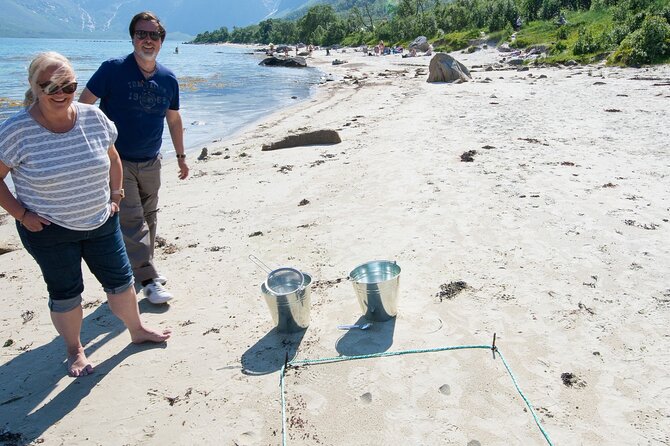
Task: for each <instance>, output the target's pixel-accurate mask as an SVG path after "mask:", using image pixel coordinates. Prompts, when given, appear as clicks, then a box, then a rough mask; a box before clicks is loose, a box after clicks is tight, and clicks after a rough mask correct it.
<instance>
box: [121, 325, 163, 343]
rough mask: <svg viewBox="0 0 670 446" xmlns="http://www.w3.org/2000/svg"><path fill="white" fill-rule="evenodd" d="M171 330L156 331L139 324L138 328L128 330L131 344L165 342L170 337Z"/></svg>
mask: <svg viewBox="0 0 670 446" xmlns="http://www.w3.org/2000/svg"><path fill="white" fill-rule="evenodd" d="M171 334H172V330H163V331H158V330H154V329H153V328H146V327H144V326H141V327H140V328H139V329H137V330H135V331H131V332H130V339H131V341H132V342H133V344H142V343H143V342H165V341H167V340H168V339H169V338H170V335H171Z"/></svg>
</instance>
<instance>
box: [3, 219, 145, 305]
mask: <svg viewBox="0 0 670 446" xmlns="http://www.w3.org/2000/svg"><path fill="white" fill-rule="evenodd" d="M16 227H17V230H18V232H19V237H21V242H22V243H23V246H24V247H25V248H26V251H28V253H30V255H32V256H33V258H34V259H35V260H36V261H37V264H38V265H39V266H40V269H41V270H42V276H43V277H44V282H46V284H47V290H48V291H49V309H51V311H53V312H56V313H64V312H67V311H70V310H72V309H74V308H76V307H77V306H78V305H81V300H82V299H81V293H82V292H83V291H84V279H83V276H82V273H81V260H82V259H84V261H85V262H86V264H87V265H88V268H89V269H90V270H91V272H92V273H93V274H94V275H95V277H96V278H97V279H98V281H99V282H100V284H102V287H103V289H104V290H105V292H106V293H107V294H119V293H122V292H124V291H126V290H127V289H128V288H129V287H131V286H132V285H133V282H134V281H133V271H132V269H131V268H130V262H129V261H128V255H127V254H126V247H125V245H124V244H123V235H122V234H121V229H120V227H119V214H118V213H117V214H115V215H114V216H112V217H109V219H107V221H106V222H105V223H104V224H103V225H102V226H100V227H99V228H97V229H93V230H91V231H73V230H71V229H67V228H64V227H62V226H58V225H56V224H54V223H51V224H50V225H48V226H44V228H43V229H42V230H41V231H38V232H30V231H28V230H27V229H26V228H24V227H23V226H21V225H20V224H19V223H18V222H17V224H16Z"/></svg>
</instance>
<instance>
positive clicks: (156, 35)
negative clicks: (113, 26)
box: [135, 29, 161, 42]
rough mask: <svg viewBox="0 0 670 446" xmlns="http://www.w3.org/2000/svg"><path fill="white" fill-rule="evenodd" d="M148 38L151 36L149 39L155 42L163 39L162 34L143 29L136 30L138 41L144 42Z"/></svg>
mask: <svg viewBox="0 0 670 446" xmlns="http://www.w3.org/2000/svg"><path fill="white" fill-rule="evenodd" d="M147 36H149V38H150V39H151V40H153V41H154V42H155V41H157V40H159V39H160V38H161V33H159V32H158V31H144V30H143V29H136V30H135V38H136V39H139V40H144V39H146V38H147Z"/></svg>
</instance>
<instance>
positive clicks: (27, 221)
mask: <svg viewBox="0 0 670 446" xmlns="http://www.w3.org/2000/svg"><path fill="white" fill-rule="evenodd" d="M50 224H51V222H50V221H49V220H47V219H46V218H44V217H40V216H39V215H37V214H35V213H33V212H30V211H26V215H24V216H23V220H22V221H21V226H23V227H24V228H26V229H27V230H29V231H30V232H39V231H41V230H42V229H44V227H45V226H49V225H50Z"/></svg>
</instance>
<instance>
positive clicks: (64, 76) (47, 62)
mask: <svg viewBox="0 0 670 446" xmlns="http://www.w3.org/2000/svg"><path fill="white" fill-rule="evenodd" d="M51 67H57V69H56V71H54V73H53V74H52V75H51V79H50V80H51V82H53V83H56V84H60V83H65V82H66V81H71V80H73V78H74V68H72V64H71V63H70V61H69V60H68V59H67V57H65V56H63V55H62V54H60V53H57V52H55V51H47V52H45V53H40V54H38V55H37V56H35V58H34V59H33V60H32V61H31V62H30V66H29V67H28V84H30V88H28V91H26V95H25V98H24V99H23V105H24V106H25V107H29V106H30V105H32V104H33V103H35V102H37V93H38V92H39V91H40V90H41V89H40V86H39V85H37V80H38V79H39V77H40V74H42V72H43V71H44V70H46V69H48V68H51Z"/></svg>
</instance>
